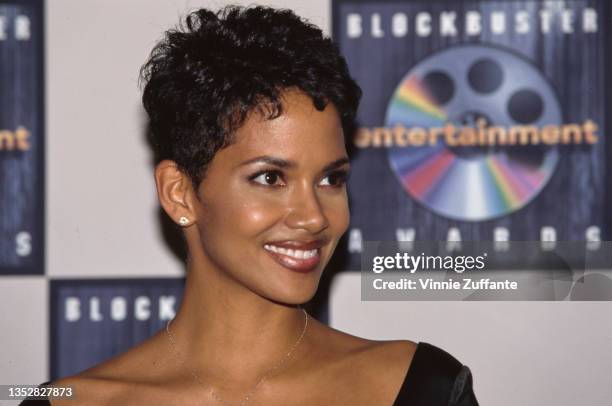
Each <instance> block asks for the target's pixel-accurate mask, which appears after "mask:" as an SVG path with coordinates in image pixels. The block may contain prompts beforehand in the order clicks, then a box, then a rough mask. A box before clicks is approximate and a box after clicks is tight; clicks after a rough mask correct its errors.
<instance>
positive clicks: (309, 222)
mask: <svg viewBox="0 0 612 406" xmlns="http://www.w3.org/2000/svg"><path fill="white" fill-rule="evenodd" d="M292 195H293V196H292V197H291V200H292V201H291V205H290V211H289V214H288V215H287V217H286V222H287V225H288V226H289V227H291V228H296V229H297V228H302V229H305V230H307V231H308V232H310V233H311V234H317V233H319V232H321V231H323V230H325V229H326V228H327V227H328V226H329V220H328V219H327V217H326V216H325V211H324V209H323V205H322V204H321V200H320V197H319V196H317V192H316V190H314V188H313V187H311V186H309V187H303V188H301V190H300V191H294V193H293V194H292Z"/></svg>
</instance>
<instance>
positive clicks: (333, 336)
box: [319, 326, 417, 404]
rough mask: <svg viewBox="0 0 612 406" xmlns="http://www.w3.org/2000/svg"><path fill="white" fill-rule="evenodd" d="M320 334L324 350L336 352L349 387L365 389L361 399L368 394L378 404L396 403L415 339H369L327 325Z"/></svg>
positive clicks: (413, 350) (414, 346) (415, 347)
mask: <svg viewBox="0 0 612 406" xmlns="http://www.w3.org/2000/svg"><path fill="white" fill-rule="evenodd" d="M319 335H320V337H319V340H320V344H321V345H323V344H325V347H324V348H326V349H325V350H324V351H330V352H333V353H335V358H336V359H337V360H338V362H336V363H334V364H336V365H338V366H339V369H341V370H343V371H345V376H346V377H347V380H350V386H351V387H352V388H362V389H363V391H364V393H362V394H361V395H360V399H364V397H365V396H368V397H372V399H373V400H375V401H376V403H377V404H392V403H393V401H394V400H395V397H396V396H397V394H398V392H399V390H400V388H401V386H402V383H403V382H404V378H405V376H406V374H407V372H408V369H409V367H410V364H411V362H412V358H413V356H414V353H415V352H416V349H417V344H416V343H415V342H413V341H410V340H389V341H379V340H370V339H366V338H362V337H357V336H354V335H351V334H348V333H345V332H342V331H339V330H336V329H333V328H331V327H327V326H324V328H322V329H321V332H320V333H319ZM348 383H349V382H348V381H347V384H348Z"/></svg>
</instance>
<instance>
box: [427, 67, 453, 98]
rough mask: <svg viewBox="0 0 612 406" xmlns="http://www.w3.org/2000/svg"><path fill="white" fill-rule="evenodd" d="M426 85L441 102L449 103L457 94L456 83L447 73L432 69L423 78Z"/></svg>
mask: <svg viewBox="0 0 612 406" xmlns="http://www.w3.org/2000/svg"><path fill="white" fill-rule="evenodd" d="M423 83H424V85H425V87H426V88H427V89H428V90H429V92H430V93H431V95H432V96H433V97H434V98H435V99H436V101H437V102H438V103H439V104H446V103H448V102H449V101H450V100H451V99H452V98H453V96H454V95H455V84H454V82H453V80H452V79H451V78H450V76H448V75H447V74H446V73H444V72H442V71H431V72H429V73H427V75H425V78H423Z"/></svg>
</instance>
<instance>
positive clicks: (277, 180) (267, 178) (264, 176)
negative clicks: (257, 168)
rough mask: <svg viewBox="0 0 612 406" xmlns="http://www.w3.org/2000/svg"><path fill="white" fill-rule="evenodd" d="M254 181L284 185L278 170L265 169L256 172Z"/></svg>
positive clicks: (262, 183)
mask: <svg viewBox="0 0 612 406" xmlns="http://www.w3.org/2000/svg"><path fill="white" fill-rule="evenodd" d="M251 180H252V181H254V182H256V183H259V184H261V185H266V186H282V185H283V183H282V177H281V174H280V173H279V172H277V171H265V172H261V173H259V174H255V175H254V176H253V177H252V178H251Z"/></svg>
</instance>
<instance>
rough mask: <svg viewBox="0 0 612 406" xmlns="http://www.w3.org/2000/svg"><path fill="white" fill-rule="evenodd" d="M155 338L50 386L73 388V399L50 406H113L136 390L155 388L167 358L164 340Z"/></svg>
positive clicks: (162, 377)
mask: <svg viewBox="0 0 612 406" xmlns="http://www.w3.org/2000/svg"><path fill="white" fill-rule="evenodd" d="M156 337H157V335H156V336H153V337H151V338H150V339H148V340H146V341H144V342H143V343H141V344H139V345H137V346H135V347H132V348H130V349H129V350H127V351H125V352H123V353H121V354H119V355H117V356H115V357H113V358H111V359H109V360H107V361H104V362H102V363H100V364H98V365H95V366H93V367H91V368H89V369H86V370H84V371H82V372H79V373H77V374H75V375H71V376H67V377H64V378H61V379H58V380H55V381H53V382H52V383H51V385H52V386H54V387H71V388H73V392H74V394H75V395H74V397H73V398H72V399H62V400H56V401H54V402H53V405H59V406H63V405H73V404H75V405H76V404H82V402H83V401H84V400H86V401H87V403H88V404H92V405H98V404H100V405H102V404H112V403H113V402H112V400H113V399H117V398H122V397H124V395H125V394H126V393H129V392H130V391H134V390H135V389H137V388H140V389H144V388H147V387H151V388H154V387H155V386H156V385H155V384H156V383H159V382H163V380H164V379H165V377H166V375H167V372H166V371H167V367H168V365H166V364H167V358H166V357H160V356H159V354H163V353H164V349H162V348H161V347H162V346H163V344H164V343H163V340H159V339H158V338H156Z"/></svg>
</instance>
